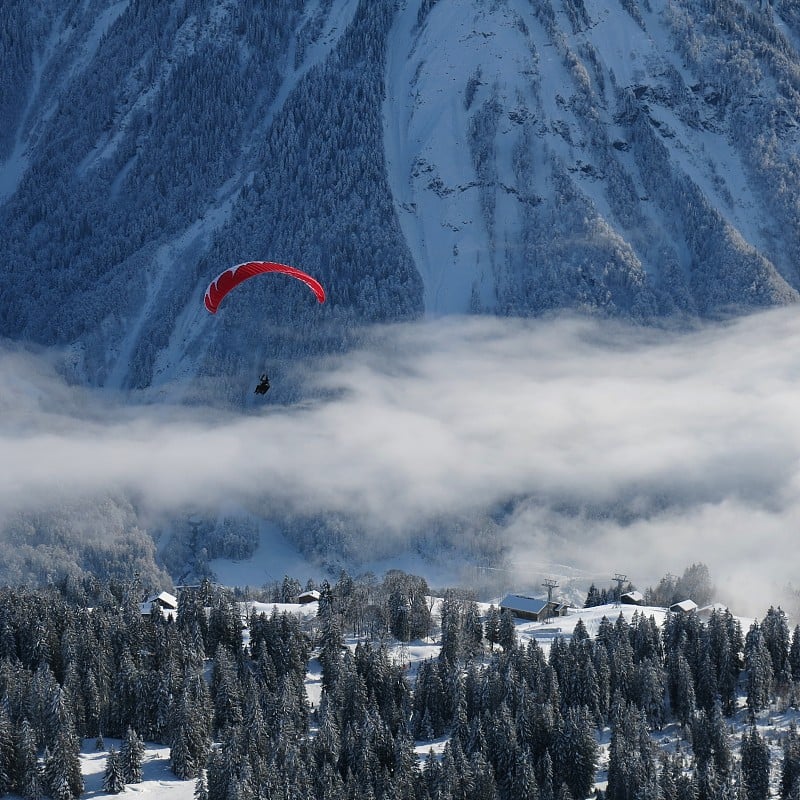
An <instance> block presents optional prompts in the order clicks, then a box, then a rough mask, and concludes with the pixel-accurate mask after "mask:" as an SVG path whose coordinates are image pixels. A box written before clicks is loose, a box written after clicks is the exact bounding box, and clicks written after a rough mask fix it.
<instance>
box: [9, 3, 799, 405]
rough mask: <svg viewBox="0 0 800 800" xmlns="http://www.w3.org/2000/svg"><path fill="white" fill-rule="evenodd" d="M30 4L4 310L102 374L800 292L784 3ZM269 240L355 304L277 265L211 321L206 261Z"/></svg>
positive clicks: (737, 303) (220, 365) (230, 362)
mask: <svg viewBox="0 0 800 800" xmlns="http://www.w3.org/2000/svg"><path fill="white" fill-rule="evenodd" d="M52 1H54V0H52ZM46 5H47V3H45V6H46ZM53 9H54V10H55V6H53ZM44 11H46V9H42V12H43V13H44ZM12 19H13V20H14V24H15V25H16V26H17V27H18V29H19V30H16V31H15V35H14V40H13V42H12V41H11V40H9V43H8V44H9V45H11V44H14V46H15V47H17V48H18V50H19V56H18V63H19V64H21V65H22V68H23V71H22V72H21V76H20V77H21V80H20V84H19V85H20V86H22V87H24V91H16V92H15V93H9V95H8V97H9V101H8V102H9V103H10V105H9V116H10V120H11V128H12V130H13V131H14V133H13V137H11V138H9V137H8V136H7V137H6V140H7V144H6V151H5V156H4V157H3V158H2V160H0V222H2V226H0V249H2V251H3V252H4V254H5V256H6V263H14V264H22V265H25V264H28V263H33V261H34V260H35V263H36V264H37V269H36V270H34V271H32V272H31V273H28V271H27V270H26V269H25V268H24V267H23V268H22V269H15V270H12V271H10V272H9V274H8V275H6V276H4V277H5V280H4V285H3V293H4V294H3V299H4V310H3V313H2V314H0V334H2V335H4V336H7V337H10V338H12V339H23V340H25V339H30V340H33V341H36V342H40V343H42V344H60V345H71V346H73V348H75V350H76V352H77V351H80V352H82V354H83V356H82V358H83V359H84V363H83V367H82V373H81V375H80V376H78V377H79V378H80V380H82V381H85V382H89V383H94V384H100V385H106V384H107V385H109V386H114V387H139V388H144V387H148V386H156V385H157V386H159V387H161V389H163V388H164V387H165V385H166V384H168V383H170V382H172V381H175V380H187V379H191V378H192V376H217V375H221V374H222V375H226V376H229V377H230V378H231V379H233V380H236V379H238V377H239V376H242V375H243V374H244V373H248V374H249V372H250V371H251V370H252V368H253V363H254V362H256V363H258V362H259V360H260V359H261V354H260V353H256V354H253V353H242V352H240V347H239V345H238V342H239V341H240V340H241V337H242V335H243V332H244V331H245V330H252V328H253V325H254V324H257V325H260V326H262V329H261V330H260V331H259V337H258V338H259V341H265V342H269V344H268V345H265V347H264V349H265V350H266V351H267V352H268V353H269V354H270V356H272V357H277V358H282V357H283V358H286V359H293V360H295V359H296V358H297V356H298V355H313V354H315V353H317V352H319V351H325V350H326V349H328V348H330V347H332V346H333V347H336V346H338V345H334V344H333V343H334V342H342V341H345V340H347V338H348V337H349V335H350V332H351V331H352V329H354V328H356V327H358V326H359V325H361V324H363V323H364V322H367V323H371V322H375V321H379V322H380V321H393V320H398V319H400V320H403V319H413V318H417V317H419V316H423V315H428V316H432V317H438V316H441V315H448V314H463V313H473V312H479V313H489V314H498V315H502V316H506V315H511V316H523V317H528V316H537V315H540V314H543V313H547V312H550V311H553V310H559V309H571V310H578V311H581V312H583V313H589V314H599V315H602V316H612V317H623V318H632V319H635V320H637V321H644V322H647V321H652V320H657V319H659V318H661V317H663V316H670V315H679V316H682V317H690V318H691V317H698V316H700V317H703V316H710V317H715V316H718V315H719V314H727V313H729V312H730V311H731V310H735V311H737V312H742V311H749V310H752V309H757V308H762V307H765V306H771V305H781V304H786V303H794V302H797V300H798V289H800V269H798V266H797V265H798V263H800V223H799V222H798V220H800V191H799V190H798V186H800V170H799V168H798V166H797V155H798V138H797V135H796V134H797V130H798V129H800V100H799V99H798V98H800V66H799V61H800V59H799V57H798V50H797V42H798V40H799V39H800V31H798V24H797V15H796V12H795V11H794V10H793V7H792V4H791V3H790V2H788V0H778V1H777V2H775V3H773V4H771V5H765V6H764V7H762V6H760V5H759V6H757V7H756V6H752V5H751V4H749V3H745V2H744V0H729V2H726V3H723V4H713V5H709V4H707V3H706V2H704V0H672V1H671V2H667V0H626V2H623V3H620V4H612V5H608V4H605V3H602V2H599V1H597V0H543V2H540V3H530V2H526V0H501V2H497V3H493V4H491V5H490V6H487V5H486V4H485V3H482V2H478V0H463V2H455V0H438V2H433V3H431V2H423V0H409V1H408V2H405V3H402V4H399V5H396V4H394V3H390V2H388V0H379V1H377V2H374V3H365V2H358V0H309V1H308V2H305V3H300V4H294V5H291V4H288V3H287V4H285V5H284V4H281V3H277V4H271V5H270V7H269V8H260V7H259V8H251V7H249V6H247V5H245V6H232V5H230V4H227V3H224V2H220V0H192V2H189V3H187V4H185V5H184V6H182V7H181V8H180V9H178V8H177V7H176V8H170V9H167V7H161V8H158V9H157V8H148V9H145V8H143V7H141V6H139V5H135V4H134V5H131V4H128V3H126V2H123V1H121V0H97V2H92V3H88V4H85V5H83V6H81V7H75V8H73V9H71V10H70V11H69V12H63V15H62V16H58V15H55V14H50V15H49V16H48V15H47V14H45V15H44V17H37V16H36V14H35V13H34V12H33V11H32V10H28V9H27V8H26V7H25V6H23V5H21V4H19V0H14V3H13V16H12ZM51 20H55V21H51ZM732 42H735V46H731V43H732ZM0 44H2V43H0ZM15 63H17V62H15ZM45 86H46V87H47V88H46V89H45V88H44V87H45ZM56 198H57V200H56ZM249 258H262V259H270V260H280V261H283V262H286V263H297V264H298V265H300V266H301V267H302V268H303V269H304V270H306V271H308V272H309V273H310V274H314V275H317V276H319V277H320V279H321V280H322V281H323V283H324V284H329V285H330V286H331V287H332V292H331V298H330V307H329V308H326V309H325V311H324V312H323V313H322V315H319V314H318V315H317V316H315V317H312V316H308V317H306V315H307V309H305V308H304V307H303V306H301V305H298V301H296V299H295V297H294V296H293V295H291V293H290V294H289V295H288V296H287V295H285V294H280V293H278V292H275V293H273V292H271V291H270V290H267V289H264V290H263V291H261V290H259V289H254V290H253V291H252V292H251V291H248V292H246V293H243V294H242V296H241V306H240V308H239V315H238V317H237V319H231V320H226V321H225V322H224V323H222V324H216V325H213V326H209V325H208V324H207V323H205V322H203V321H202V319H203V318H202V314H197V313H196V310H195V305H196V303H197V298H198V296H200V292H201V290H202V287H203V286H204V284H207V282H208V280H209V279H210V277H211V276H213V275H214V274H217V273H218V272H219V271H220V270H221V269H224V268H225V267H227V266H229V265H231V264H233V263H239V262H241V261H243V260H247V259H249ZM56 292H57V293H58V294H57V297H58V302H56V294H55V293H56ZM31 296H34V297H37V298H41V301H43V302H41V301H38V300H37V302H34V303H32V302H31V301H30V299H29V298H30V297H31ZM71 299H72V302H71ZM300 317H302V318H303V323H302V324H303V326H304V327H305V328H307V329H308V330H309V332H310V333H313V334H314V335H315V336H316V338H315V339H311V338H309V340H308V343H307V344H306V345H304V346H303V347H300V348H298V346H297V344H296V342H294V341H293V340H292V337H291V336H289V335H286V334H284V333H283V332H282V330H283V328H284V327H285V326H286V325H288V324H289V321H290V320H297V319H299V318H300ZM298 349H299V350H301V351H302V352H300V353H298V352H297V351H298ZM225 354H229V355H228V356H226V355H225ZM178 394H180V392H178ZM225 399H226V400H228V401H231V402H234V403H235V404H239V403H242V402H243V399H242V396H241V393H238V392H236V391H229V390H226V398H225Z"/></svg>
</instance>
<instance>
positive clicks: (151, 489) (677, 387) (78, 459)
mask: <svg viewBox="0 0 800 800" xmlns="http://www.w3.org/2000/svg"><path fill="white" fill-rule="evenodd" d="M797 317H798V315H797V314H796V311H794V310H781V311H774V312H769V313H765V314H760V315H756V316H752V317H748V318H744V319H739V320H736V321H732V322H727V323H724V324H715V325H708V326H704V327H702V328H699V329H697V330H695V331H693V332H690V333H675V332H670V331H663V330H661V331H654V330H652V329H639V328H635V327H630V326H624V325H620V324H617V323H610V322H601V321H595V320H586V319H566V318H565V319H558V320H549V321H536V322H522V321H518V320H496V319H460V320H453V319H451V320H445V321H441V322H429V323H422V324H419V325H410V326H398V327H392V328H386V329H382V330H379V331H376V332H375V335H374V337H373V340H372V344H371V345H370V346H369V347H365V348H364V349H363V350H361V351H358V352H352V353H348V354H346V355H344V356H342V357H340V358H337V359H336V360H334V361H331V362H330V363H328V364H325V365H323V368H322V369H321V370H319V371H318V372H317V373H315V375H316V377H315V378H314V383H313V385H311V386H310V387H309V391H310V392H311V393H312V394H316V395H317V396H319V397H331V398H333V399H329V400H320V401H319V402H315V403H310V404H307V405H305V406H303V407H295V408H280V407H277V406H275V405H271V404H270V403H269V401H267V403H266V405H265V409H264V413H263V414H258V415H255V416H254V415H233V416H231V415H226V414H225V413H223V412H220V411H219V410H212V409H193V410H191V411H189V410H187V411H186V412H185V413H184V412H178V411H177V410H176V409H175V408H174V407H171V408H170V409H164V408H160V407H159V406H158V405H141V406H135V405H125V403H124V402H122V401H121V399H120V398H119V397H115V398H109V396H108V395H105V394H104V393H102V392H95V393H91V394H89V395H87V394H86V393H85V392H79V391H78V390H76V389H73V388H70V387H67V386H65V385H64V384H63V382H61V381H60V380H59V378H58V373H57V371H56V370H55V368H54V367H53V365H52V363H51V361H48V360H44V361H43V360H42V359H41V358H38V357H36V358H35V357H30V356H21V355H19V354H18V353H10V352H8V351H5V352H4V353H3V354H2V356H1V357H0V373H2V374H1V375H0V378H2V381H1V383H2V388H0V407H1V408H3V410H4V416H3V419H2V422H0V448H2V452H3V460H2V463H0V506H1V507H2V509H3V510H4V511H5V512H6V513H8V512H9V511H11V510H14V509H17V508H23V507H28V508H30V507H35V506H36V504H38V503H43V502H46V501H47V500H48V498H51V497H53V496H54V494H59V493H60V494H61V495H63V496H70V495H82V496H90V495H92V494H101V493H103V492H120V491H122V492H127V493H131V494H133V495H135V496H136V497H137V501H138V502H139V503H141V504H142V505H144V506H147V507H148V508H149V509H151V510H164V511H166V512H169V511H171V510H172V511H175V510H177V509H180V508H183V507H185V506H186V505H187V504H192V503H194V504H200V505H206V506H213V505H214V504H216V503H222V502H230V501H231V500H234V501H236V502H241V503H243V504H245V505H249V506H251V507H259V508H265V507H267V508H268V507H271V506H272V507H275V508H276V509H280V510H281V513H282V514H293V513H294V514H299V515H303V516H304V517H308V516H312V515H326V514H332V513H336V514H339V515H344V516H345V517H347V518H350V519H352V520H353V522H354V525H356V526H357V528H358V530H359V531H360V532H361V535H364V536H365V537H367V541H366V542H365V550H368V549H369V545H370V539H369V537H375V539H374V540H375V541H377V540H378V539H381V540H382V541H383V540H385V538H386V537H387V536H390V537H394V539H395V541H396V542H397V547H398V548H401V547H402V544H403V542H404V541H405V538H406V537H408V536H411V535H417V534H418V533H419V531H420V530H421V529H424V528H425V526H426V525H427V524H429V521H430V520H437V521H438V523H437V524H440V523H441V520H442V519H446V518H447V517H448V516H449V515H452V516H453V517H457V518H459V519H460V520H464V519H470V518H474V519H479V518H481V517H483V516H484V515H486V514H494V515H495V517H496V509H497V508H498V506H503V505H504V504H509V503H511V504H512V506H513V507H514V508H515V509H516V511H512V512H510V513H508V514H507V515H506V516H505V517H502V518H501V519H500V523H499V524H500V525H501V527H502V531H501V534H500V535H501V536H505V541H506V544H507V546H508V548H509V550H508V553H507V556H508V558H507V563H508V564H510V565H512V566H513V565H515V564H517V565H519V566H521V567H524V565H525V564H526V563H527V562H528V561H531V562H532V561H536V562H537V563H541V562H542V561H543V560H544V562H545V563H546V562H547V559H552V560H553V561H554V562H556V561H558V562H564V563H573V562H574V563H575V564H576V565H578V566H580V567H581V568H585V569H586V570H587V573H588V571H590V569H591V567H592V564H593V563H594V564H595V565H597V566H600V567H601V568H600V569H599V570H598V572H602V571H603V570H608V569H614V570H617V569H622V570H625V571H627V572H628V573H629V575H633V574H634V573H635V572H636V571H637V570H639V571H640V572H641V574H642V576H643V577H642V580H643V581H645V580H656V579H657V578H658V577H660V575H661V574H663V573H664V572H665V571H667V570H668V569H669V570H672V571H673V572H675V571H679V570H681V569H682V568H683V567H685V566H686V565H687V564H689V563H692V562H693V561H697V560H702V561H705V563H707V564H709V566H710V568H711V570H712V575H714V576H715V577H716V578H717V580H718V582H719V583H721V584H727V583H731V586H732V587H735V586H737V585H741V582H742V581H743V580H744V576H745V575H750V576H753V577H755V578H757V579H760V578H761V577H764V578H767V576H771V577H770V579H771V580H772V581H773V582H774V581H778V582H781V581H783V580H784V578H786V579H789V578H790V576H789V575H788V570H787V569H786V568H785V566H784V565H785V564H786V558H785V554H786V553H787V552H791V548H792V547H793V543H792V539H793V536H794V535H795V532H796V530H797V529H798V522H800V519H798V492H800V466H799V465H800V415H798V413H797V409H798V408H800V388H799V387H800V381H799V379H800V362H798V360H797V357H796V353H798V352H800V320H798V318H797ZM54 398H56V399H57V402H54ZM110 400H113V402H109V401H110ZM87 408H88V409H90V410H91V413H87V412H86V409H87ZM81 409H83V410H81ZM526 498H527V499H526ZM756 541H760V542H761V543H762V544H761V545H760V546H756V545H755V544H754V542H756ZM609 554H611V555H609ZM543 557H544V559H543ZM584 562H585V563H584Z"/></svg>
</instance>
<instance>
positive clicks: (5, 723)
mask: <svg viewBox="0 0 800 800" xmlns="http://www.w3.org/2000/svg"><path fill="white" fill-rule="evenodd" d="M14 768H15V764H14V734H13V727H12V725H11V720H10V719H9V716H8V709H7V708H6V706H5V704H3V705H0V797H2V796H3V795H4V794H7V793H8V792H9V791H10V789H11V784H12V781H13V779H14V772H15V769H14Z"/></svg>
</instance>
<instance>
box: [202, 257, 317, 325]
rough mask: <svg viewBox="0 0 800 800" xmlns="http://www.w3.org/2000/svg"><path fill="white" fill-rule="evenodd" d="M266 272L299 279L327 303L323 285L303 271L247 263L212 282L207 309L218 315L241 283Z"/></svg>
mask: <svg viewBox="0 0 800 800" xmlns="http://www.w3.org/2000/svg"><path fill="white" fill-rule="evenodd" d="M266 272H279V273H282V274H283V275H289V276H291V277H292V278H297V280H299V281H302V282H303V283H305V284H306V286H308V287H309V289H311V291H312V292H314V294H315V295H316V297H317V300H319V302H320V303H324V302H325V290H324V289H323V288H322V284H321V283H320V282H319V281H318V280H316V278H312V277H311V276H310V275H308V274H307V273H305V272H303V271H302V270H299V269H297V268H296V267H290V266H288V265H287V264H277V263H275V262H274V261H247V262H245V263H244V264H237V265H236V266H235V267H230V269H226V270H225V272H222V273H221V274H219V275H217V277H216V278H214V280H213V281H211V283H210V284H209V285H208V289H206V294H205V297H204V298H203V302H204V303H205V306H206V308H207V309H208V310H209V311H210V312H211V313H212V314H216V313H217V309H218V308H219V304H220V303H221V302H222V299H223V298H224V297H225V295H227V294H228V292H230V291H231V290H232V289H235V288H236V287H237V286H238V285H239V284H240V283H244V282H245V281H246V280H249V279H250V278H253V277H255V276H256V275H262V274H264V273H266Z"/></svg>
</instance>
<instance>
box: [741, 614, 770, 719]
mask: <svg viewBox="0 0 800 800" xmlns="http://www.w3.org/2000/svg"><path fill="white" fill-rule="evenodd" d="M744 648H745V649H744V654H745V655H744V657H745V668H746V669H747V707H748V709H749V710H750V713H751V715H755V714H757V713H758V712H759V711H761V710H763V709H765V708H766V707H767V706H768V705H769V702H770V695H771V691H772V681H773V672H772V656H771V655H770V652H769V649H768V648H767V644H766V641H765V638H764V635H763V633H762V631H761V626H760V625H759V624H758V623H757V622H754V623H753V624H752V625H751V626H750V630H749V631H748V632H747V636H746V637H745V646H744Z"/></svg>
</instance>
